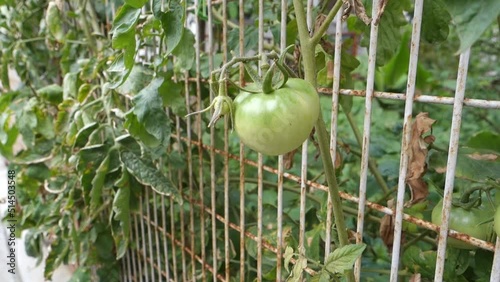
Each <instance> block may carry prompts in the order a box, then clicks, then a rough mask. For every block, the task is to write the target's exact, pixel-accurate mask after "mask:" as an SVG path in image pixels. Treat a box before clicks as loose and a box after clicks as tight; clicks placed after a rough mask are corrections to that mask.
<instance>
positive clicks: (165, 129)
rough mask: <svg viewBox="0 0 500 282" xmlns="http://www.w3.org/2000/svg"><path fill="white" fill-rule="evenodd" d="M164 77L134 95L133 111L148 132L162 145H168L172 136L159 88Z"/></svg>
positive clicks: (153, 81)
mask: <svg viewBox="0 0 500 282" xmlns="http://www.w3.org/2000/svg"><path fill="white" fill-rule="evenodd" d="M163 81H164V79H163V78H162V77H158V78H155V79H153V80H152V81H151V83H150V84H149V85H148V86H146V88H144V89H143V90H141V92H139V94H137V96H135V97H134V100H133V101H134V104H135V105H134V108H133V113H134V115H135V116H136V117H137V121H138V122H139V123H140V124H141V125H143V126H144V128H145V129H146V131H147V133H149V134H151V135H152V136H154V137H155V138H156V139H157V140H158V141H159V142H160V144H161V145H163V146H166V145H168V142H169V138H170V127H169V119H168V117H167V114H166V113H165V109H164V108H163V101H162V99H161V96H160V94H159V92H158V89H159V88H160V87H161V85H162V84H163Z"/></svg>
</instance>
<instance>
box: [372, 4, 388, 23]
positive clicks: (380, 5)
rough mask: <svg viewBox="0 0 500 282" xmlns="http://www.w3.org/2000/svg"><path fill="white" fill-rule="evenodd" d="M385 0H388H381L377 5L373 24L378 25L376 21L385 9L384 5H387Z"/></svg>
mask: <svg viewBox="0 0 500 282" xmlns="http://www.w3.org/2000/svg"><path fill="white" fill-rule="evenodd" d="M387 2H389V1H388V0H381V1H380V2H379V3H378V5H379V7H378V13H377V16H376V18H375V24H376V25H378V23H379V22H380V18H381V17H382V15H383V14H384V11H385V6H386V5H387Z"/></svg>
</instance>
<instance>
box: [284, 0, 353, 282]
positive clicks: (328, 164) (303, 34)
mask: <svg viewBox="0 0 500 282" xmlns="http://www.w3.org/2000/svg"><path fill="white" fill-rule="evenodd" d="M340 5H342V1H337V4H335V7H334V8H333V9H332V11H330V13H329V15H328V16H327V18H326V20H325V22H324V23H323V25H322V26H321V27H320V29H319V30H318V32H317V33H316V34H315V35H314V38H311V37H310V35H309V31H308V29H307V23H306V16H305V13H304V5H303V3H302V1H301V0H293V6H294V9H295V16H296V19H297V27H298V31H299V40H300V45H301V50H302V57H303V62H304V74H305V80H306V81H308V82H310V83H311V84H312V85H313V86H314V87H316V58H315V47H316V45H317V43H318V42H319V39H320V38H321V37H322V36H323V34H324V32H325V31H326V29H327V28H328V26H329V25H330V23H331V21H332V20H333V18H334V17H335V14H336V13H337V11H338V10H339V9H340ZM316 134H317V136H318V144H319V148H320V153H321V160H322V162H323V168H324V171H325V177H326V180H327V182H328V191H329V193H328V194H329V196H330V199H331V201H332V206H333V216H334V218H335V225H336V226H337V231H338V238H339V243H340V246H341V247H342V246H345V245H348V244H349V237H348V234H347V228H346V225H345V219H344V213H343V211H342V201H341V199H340V194H339V186H338V183H337V177H336V175H335V168H334V166H333V161H332V156H331V155H330V146H329V138H328V132H327V130H326V125H325V121H324V120H323V115H322V114H320V115H319V118H318V121H317V122H316ZM345 274H346V278H347V281H355V278H354V273H353V271H352V270H349V271H346V273H345Z"/></svg>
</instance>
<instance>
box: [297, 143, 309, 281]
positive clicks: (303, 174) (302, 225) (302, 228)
mask: <svg viewBox="0 0 500 282" xmlns="http://www.w3.org/2000/svg"><path fill="white" fill-rule="evenodd" d="M307 144H308V140H307V139H306V141H304V143H302V162H301V166H300V215H299V254H300V255H302V256H305V255H306V247H305V237H306V234H305V232H306V194H307V185H306V183H307ZM301 280H302V276H301Z"/></svg>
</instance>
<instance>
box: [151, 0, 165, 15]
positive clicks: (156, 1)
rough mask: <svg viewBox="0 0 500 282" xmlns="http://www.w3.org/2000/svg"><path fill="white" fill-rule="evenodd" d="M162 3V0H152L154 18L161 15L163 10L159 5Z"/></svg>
mask: <svg viewBox="0 0 500 282" xmlns="http://www.w3.org/2000/svg"><path fill="white" fill-rule="evenodd" d="M162 5H163V0H153V5H152V9H153V15H154V16H155V18H157V19H160V18H161V16H162V15H163V12H162V10H161V6H162Z"/></svg>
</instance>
